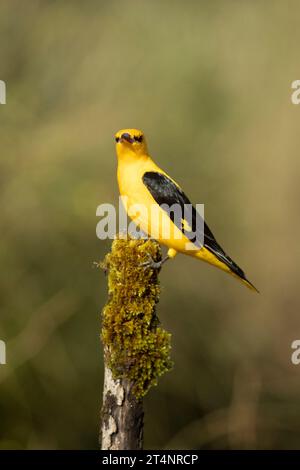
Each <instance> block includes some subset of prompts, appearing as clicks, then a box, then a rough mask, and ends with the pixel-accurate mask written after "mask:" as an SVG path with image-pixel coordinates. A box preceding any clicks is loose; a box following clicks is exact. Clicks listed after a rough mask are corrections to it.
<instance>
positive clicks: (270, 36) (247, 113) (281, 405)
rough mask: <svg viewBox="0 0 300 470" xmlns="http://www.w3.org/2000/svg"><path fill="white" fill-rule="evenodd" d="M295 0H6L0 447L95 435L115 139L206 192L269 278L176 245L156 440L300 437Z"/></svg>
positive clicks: (226, 231)
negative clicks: (128, 133) (103, 229)
mask: <svg viewBox="0 0 300 470" xmlns="http://www.w3.org/2000/svg"><path fill="white" fill-rule="evenodd" d="M299 13H300V5H299V2H297V1H296V0H288V1H287V2H283V1H279V0H274V1H272V2H258V1H253V2H236V1H234V0H228V1H226V2H225V1H221V0H213V1H211V2H204V1H203V0H202V1H196V0H194V1H192V0H190V1H187V2H183V1H179V0H172V1H171V0H165V1H158V0H153V1H151V2H150V1H146V0H139V1H138V0H130V1H129V0H124V1H122V2H121V1H120V0H118V1H117V0H112V1H109V2H108V1H104V0H103V1H99V0H98V1H96V0H88V1H86V2H79V0H73V1H69V0H62V1H60V2H58V1H50V0H49V1H47V0H27V1H26V2H25V1H21V0H3V1H1V4H0V44H1V46H0V63H1V76H0V79H1V80H5V81H6V84H7V104H6V105H2V106H0V138H1V149H2V151H1V157H0V181H1V186H0V190H1V199H0V207H1V241H0V259H1V266H2V276H1V284H0V299H1V318H0V339H3V340H5V341H6V342H7V361H8V364H7V365H5V366H0V413H1V431H0V433H1V435H0V447H1V448H26V449H31V448H59V449H62V448H74V449H75V448H82V449H83V448H97V435H98V426H99V422H98V421H99V410H100V406H101V393H102V373H103V371H102V349H101V346H100V342H99V326H100V310H101V308H102V307H103V304H104V302H105V299H106V296H107V286H106V279H105V278H104V276H103V275H102V274H101V273H100V272H99V271H98V270H96V269H92V263H93V261H95V260H100V259H103V258H104V255H105V253H106V252H107V251H108V250H109V248H110V243H109V242H101V241H100V240H99V239H97V238H96V235H95V227H96V223H97V218H96V215H95V212H96V207H97V206H98V205H99V204H100V203H102V202H110V203H117V197H118V190H117V184H116V177H115V171H116V158H115V149H114V141H113V135H114V132H116V131H117V130H118V129H120V128H127V127H138V128H141V129H143V130H144V131H145V133H146V135H147V138H148V143H149V148H150V152H151V153H152V155H153V156H154V157H155V159H156V161H157V162H158V163H159V164H160V165H161V166H162V167H163V168H165V169H166V170H167V171H169V172H170V174H172V176H173V177H174V178H176V179H177V180H178V181H179V182H181V183H182V186H183V187H184V188H185V190H186V192H187V194H188V195H189V196H190V198H191V199H192V200H193V201H195V202H198V203H205V208H206V218H207V220H208V222H209V225H210V227H211V228H212V230H213V231H214V232H215V234H216V236H217V239H218V240H219V241H220V243H221V245H222V246H223V247H224V248H225V250H226V251H227V252H228V253H229V254H230V256H232V257H233V259H234V260H235V261H236V262H237V263H239V264H240V265H241V267H242V268H243V269H244V270H245V271H246V273H247V275H248V277H249V279H250V280H251V281H252V282H253V283H254V284H255V285H256V286H257V287H258V289H259V290H260V292H261V294H260V295H254V294H253V293H252V292H250V291H249V290H248V289H246V288H244V287H243V286H242V285H240V283H238V282H236V281H235V280H234V279H232V278H231V277H230V276H226V275H225V274H224V273H222V272H221V271H218V270H217V269H212V268H211V267H209V266H207V265H205V264H203V263H200V262H197V261H196V260H193V259H190V258H188V257H184V256H178V258H176V259H175V260H174V261H170V262H169V263H168V264H167V265H166V266H165V267H164V268H163V270H162V273H161V283H162V286H163V292H162V295H161V301H160V304H159V312H158V313H159V316H160V318H161V319H162V321H163V324H164V326H165V327H166V328H167V330H168V331H170V332H172V336H173V340H172V343H173V358H174V360H175V368H174V370H173V371H172V372H171V373H169V374H166V375H165V376H164V377H163V378H162V380H161V381H160V384H159V387H157V388H156V389H153V390H151V393H149V394H148V395H147V397H146V400H145V401H146V404H145V405H146V429H145V431H146V436H145V445H146V447H148V448H164V447H165V448H171V447H174V448H220V447H222V448H224V447H225V448H274V449H275V448H292V447H298V448H299V447H300V425H299V423H300V399H299V396H300V380H299V373H300V372H299V370H298V369H297V367H296V366H293V365H292V364H291V361H290V355H291V348H290V345H291V342H292V341H293V340H294V339H297V337H299V335H300V330H299V314H298V308H299V300H300V299H299V287H298V283H299V268H298V264H297V260H298V255H299V247H298V237H297V233H298V231H299V228H300V222H299V217H298V205H299V202H298V201H299V195H300V193H299V183H298V179H299V170H300V168H299V167H300V163H299V156H298V152H299V142H298V141H299V129H298V127H299V119H300V108H299V107H297V106H295V105H292V104H291V100H290V95H291V82H292V81H293V80H296V79H299V78H300V77H299V60H298V44H299V39H300V30H299V26H298V17H299Z"/></svg>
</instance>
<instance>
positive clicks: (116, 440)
mask: <svg viewBox="0 0 300 470" xmlns="http://www.w3.org/2000/svg"><path fill="white" fill-rule="evenodd" d="M131 389H132V384H131V383H130V382H129V381H128V380H127V379H114V378H113V376H112V373H111V370H110V369H109V367H108V366H107V365H105V372H104V390H103V408H102V429H101V431H102V432H101V434H102V439H101V448H102V450H140V449H142V447H143V425H144V423H143V418H144V412H143V401H142V399H140V400H137V399H136V398H135V397H134V396H133V395H132V393H131Z"/></svg>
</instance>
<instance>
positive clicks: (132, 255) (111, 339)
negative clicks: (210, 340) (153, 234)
mask: <svg viewBox="0 0 300 470" xmlns="http://www.w3.org/2000/svg"><path fill="white" fill-rule="evenodd" d="M149 255H150V256H151V257H152V258H153V259H154V261H159V260H161V249H160V246H159V244H158V243H157V242H156V241H153V240H144V239H132V238H128V239H127V240H126V239H123V238H121V237H118V238H117V239H115V240H114V241H113V243H112V249H111V252H110V253H108V254H107V255H106V257H105V260H104V262H103V263H102V267H103V268H104V269H105V270H107V272H108V294H109V298H108V302H107V304H106V305H105V307H104V309H103V312H102V332H101V338H102V342H103V345H104V351H105V361H106V363H107V365H108V366H109V368H110V369H111V371H112V374H113V376H114V378H115V379H118V378H127V379H128V380H130V381H131V382H132V385H133V387H132V392H133V394H134V395H135V397H136V398H141V397H143V396H144V395H145V394H146V393H147V391H148V390H149V388H150V387H151V386H153V385H156V384H157V379H158V377H159V376H161V375H162V374H163V373H164V372H166V371H168V370H169V369H170V368H171V367H172V362H171V359H170V349H171V335H170V333H168V332H167V331H165V330H164V329H163V328H161V327H160V326H159V325H160V323H159V320H158V318H157V316H156V311H155V306H156V304H157V302H158V300H159V295H160V287H159V280H158V271H157V270H155V269H152V268H146V269H145V268H144V267H143V266H141V264H142V263H143V262H145V261H147V260H148V259H149V258H148V256H149Z"/></svg>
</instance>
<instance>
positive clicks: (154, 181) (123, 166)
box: [115, 129, 257, 291]
mask: <svg viewBox="0 0 300 470" xmlns="http://www.w3.org/2000/svg"><path fill="white" fill-rule="evenodd" d="M115 140H116V151H117V157H118V172H117V176H118V184H119V189H120V195H121V197H122V199H123V203H124V205H125V209H126V211H127V214H128V215H129V217H130V218H131V219H132V220H133V221H134V223H135V224H136V225H137V226H138V227H140V229H141V230H142V231H143V232H145V233H146V234H147V235H148V236H150V237H152V238H154V239H157V240H158V241H159V242H160V243H162V244H163V245H165V246H167V247H168V248H169V250H168V253H167V256H166V257H165V258H164V259H163V260H162V261H161V262H160V263H155V262H154V261H153V260H150V261H149V266H151V267H153V268H155V267H157V268H159V267H160V266H161V264H162V263H163V262H165V261H166V260H167V259H169V258H174V256H175V255H176V254H177V252H180V253H184V254H187V255H189V256H193V257H194V258H198V259H201V260H203V261H206V262H207V263H209V264H212V265H214V266H216V267H218V268H220V269H222V270H223V271H225V272H227V273H230V274H232V275H233V276H235V277H237V278H238V279H240V280H241V281H242V282H243V283H244V284H246V286H247V287H249V288H250V289H253V290H256V291H257V289H256V288H255V287H254V286H253V284H251V282H250V281H248V280H247V278H246V276H245V274H244V272H243V271H242V269H241V268H239V266H238V265H237V264H236V263H235V262H234V261H233V260H232V259H231V258H230V257H229V256H227V255H226V253H225V252H224V250H223V249H222V248H221V246H220V245H219V244H218V242H217V241H216V239H215V237H214V235H213V234H212V232H211V230H210V229H209V228H208V226H207V224H206V223H205V222H204V221H203V219H202V225H201V227H202V234H197V233H196V236H194V238H191V237H190V236H189V233H190V232H191V233H192V232H193V230H192V229H194V227H195V226H196V230H197V229H198V230H199V228H197V224H195V221H197V220H199V217H200V215H199V213H198V212H197V211H196V209H195V208H194V207H193V206H192V205H191V203H190V201H189V199H188V198H187V196H186V195H185V194H184V192H183V191H182V189H181V188H180V186H179V185H178V184H177V183H176V182H175V181H174V180H173V179H172V178H171V177H170V176H169V175H168V174H167V173H166V172H164V171H163V170H162V169H161V168H159V167H158V166H157V165H156V164H155V163H154V161H153V160H152V158H151V157H150V155H149V153H148V149H147V144H146V140H145V137H144V134H143V132H142V131H140V130H138V129H123V130H120V131H118V132H117V133H116V134H115ZM174 204H177V205H179V206H180V207H181V208H182V209H184V207H185V206H187V207H190V208H191V210H190V215H191V217H190V218H189V219H191V220H187V218H183V219H181V220H180V221H179V222H180V223H178V221H175V220H174V217H171V212H170V211H169V210H168V207H169V208H170V207H171V206H173V205H174ZM153 207H154V208H155V209H156V212H155V211H154V212H155V217H154V216H153ZM191 225H192V226H193V227H191ZM166 227H167V228H168V229H169V231H167V232H166V230H165V229H166ZM166 233H167V234H168V235H167V236H166ZM197 235H200V236H199V237H197ZM201 235H202V240H203V241H202V244H201V245H199V243H198V242H197V240H198V239H200V238H201ZM191 245H192V248H193V249H190V248H191ZM187 247H189V248H187ZM145 264H146V263H145Z"/></svg>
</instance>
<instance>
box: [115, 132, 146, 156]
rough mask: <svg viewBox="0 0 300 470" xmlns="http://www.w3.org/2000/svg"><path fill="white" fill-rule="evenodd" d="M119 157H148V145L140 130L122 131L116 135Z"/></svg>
mask: <svg viewBox="0 0 300 470" xmlns="http://www.w3.org/2000/svg"><path fill="white" fill-rule="evenodd" d="M115 140H116V148H117V155H118V157H120V156H123V155H131V156H136V157H138V156H142V155H147V154H148V150H147V144H146V141H145V136H144V134H143V132H142V131H139V130H138V129H122V130H120V131H118V132H117V133H116V134H115Z"/></svg>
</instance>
